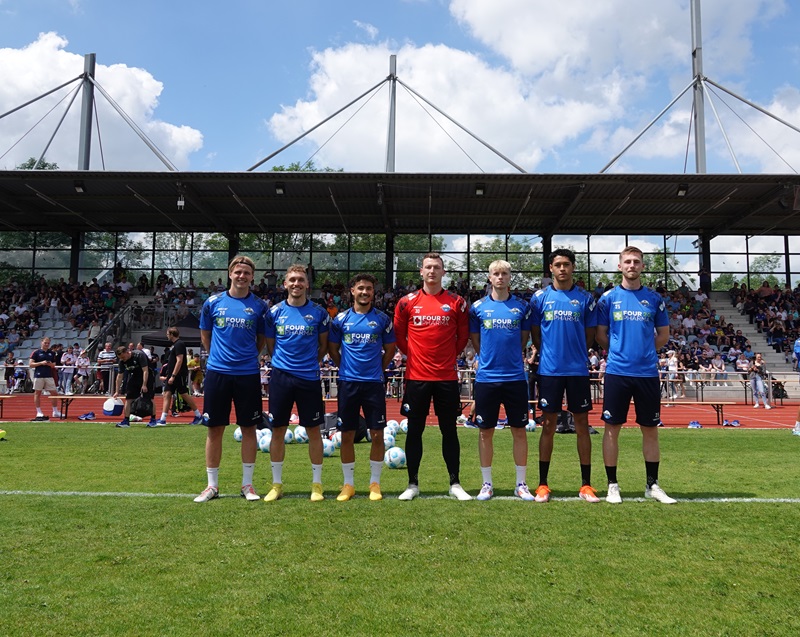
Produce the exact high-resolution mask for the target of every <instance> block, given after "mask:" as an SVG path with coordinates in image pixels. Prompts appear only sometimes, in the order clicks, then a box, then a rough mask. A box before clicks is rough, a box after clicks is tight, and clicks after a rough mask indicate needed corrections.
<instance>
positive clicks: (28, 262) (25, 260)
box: [0, 250, 33, 269]
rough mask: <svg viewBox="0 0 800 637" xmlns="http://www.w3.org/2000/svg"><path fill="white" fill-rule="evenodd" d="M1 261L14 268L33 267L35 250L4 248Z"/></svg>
mask: <svg viewBox="0 0 800 637" xmlns="http://www.w3.org/2000/svg"><path fill="white" fill-rule="evenodd" d="M0 263H2V264H3V265H10V266H11V267H14V268H28V269H30V268H32V267H33V252H31V251H30V250H4V251H3V254H2V257H0Z"/></svg>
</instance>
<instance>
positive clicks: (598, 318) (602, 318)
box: [595, 292, 609, 327]
mask: <svg viewBox="0 0 800 637" xmlns="http://www.w3.org/2000/svg"><path fill="white" fill-rule="evenodd" d="M608 319H609V317H608V292H606V293H605V294H603V296H601V297H600V300H599V301H597V305H596V306H595V325H603V326H605V327H608V326H609V320H608Z"/></svg>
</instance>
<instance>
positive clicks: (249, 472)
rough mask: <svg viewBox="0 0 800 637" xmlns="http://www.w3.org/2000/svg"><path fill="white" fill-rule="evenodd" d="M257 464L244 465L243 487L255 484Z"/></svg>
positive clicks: (246, 463)
mask: <svg viewBox="0 0 800 637" xmlns="http://www.w3.org/2000/svg"><path fill="white" fill-rule="evenodd" d="M255 468H256V463H255V462H243V463H242V486H245V485H246V484H253V471H255Z"/></svg>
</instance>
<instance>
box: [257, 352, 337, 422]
mask: <svg viewBox="0 0 800 637" xmlns="http://www.w3.org/2000/svg"><path fill="white" fill-rule="evenodd" d="M260 382H261V381H260V380H259V383H260ZM258 392H259V395H260V394H261V385H260V384H259V386H258ZM293 405H297V416H298V417H299V418H300V424H301V425H303V427H305V428H306V429H308V428H310V427H319V426H320V425H321V424H322V423H323V421H324V420H325V406H324V403H323V400H322V385H321V384H320V381H318V380H308V379H307V378H299V377H297V376H294V375H293V374H290V373H289V372H286V371H284V370H282V369H277V368H274V367H273V368H272V375H271V376H270V382H269V412H270V413H271V414H272V426H273V427H288V426H289V418H291V416H292V406H293Z"/></svg>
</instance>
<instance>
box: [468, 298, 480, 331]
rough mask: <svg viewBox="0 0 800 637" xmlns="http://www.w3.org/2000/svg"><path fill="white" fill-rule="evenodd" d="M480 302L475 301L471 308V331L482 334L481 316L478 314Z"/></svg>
mask: <svg viewBox="0 0 800 637" xmlns="http://www.w3.org/2000/svg"><path fill="white" fill-rule="evenodd" d="M478 307H480V304H479V303H473V304H472V307H471V308H469V333H470V334H480V331H481V317H480V316H479V315H478Z"/></svg>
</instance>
